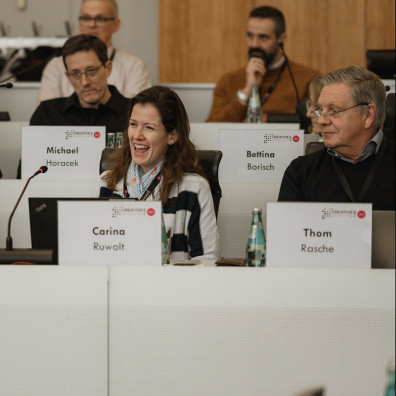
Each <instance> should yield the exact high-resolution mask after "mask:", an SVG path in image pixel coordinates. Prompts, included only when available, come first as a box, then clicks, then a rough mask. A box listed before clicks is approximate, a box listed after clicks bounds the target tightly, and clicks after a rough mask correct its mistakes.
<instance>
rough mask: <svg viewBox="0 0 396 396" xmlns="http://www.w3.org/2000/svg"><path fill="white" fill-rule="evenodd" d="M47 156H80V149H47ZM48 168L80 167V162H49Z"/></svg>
mask: <svg viewBox="0 0 396 396" xmlns="http://www.w3.org/2000/svg"><path fill="white" fill-rule="evenodd" d="M47 154H78V147H76V148H73V149H71V148H64V147H60V148H58V147H47ZM46 165H47V166H78V161H77V160H74V161H53V160H51V159H49V160H47V164H46Z"/></svg>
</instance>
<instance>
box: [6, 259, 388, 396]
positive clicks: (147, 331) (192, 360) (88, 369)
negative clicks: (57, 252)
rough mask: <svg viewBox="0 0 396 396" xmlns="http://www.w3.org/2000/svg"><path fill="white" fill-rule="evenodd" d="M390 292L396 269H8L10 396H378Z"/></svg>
mask: <svg viewBox="0 0 396 396" xmlns="http://www.w3.org/2000/svg"><path fill="white" fill-rule="evenodd" d="M394 295H395V271H394V270H353V269H334V270H330V269H329V270H327V269H270V268H232V267H228V268H224V267H221V268H219V267H216V268H213V267H172V266H169V267H160V266H159V267H157V268H153V267H150V268H147V267H111V268H105V267H95V268H86V267H73V268H66V267H59V266H0V323H1V324H2V325H1V327H0V334H1V337H0V394H4V395H7V396H17V395H24V394H26V395H29V396H47V395H48V396H52V395H54V394H56V395H61V396H63V395H65V396H69V395H71V394H72V395H73V396H75V395H76V396H79V395H81V396H85V395H95V396H96V395H98V396H101V395H103V396H106V395H107V396H121V395H130V394H136V395H139V396H157V395H161V396H185V395H192V394H194V395H195V396H241V395H249V396H262V395H276V396H291V395H293V394H295V393H296V392H297V391H300V390H302V389H305V388H308V387H318V386H324V387H325V388H326V396H340V395H348V396H362V395H370V396H371V395H380V394H382V392H383V390H384V387H385V384H386V365H387V363H388V362H389V360H390V359H391V357H392V355H394V350H395V299H394ZM107 381H108V382H107Z"/></svg>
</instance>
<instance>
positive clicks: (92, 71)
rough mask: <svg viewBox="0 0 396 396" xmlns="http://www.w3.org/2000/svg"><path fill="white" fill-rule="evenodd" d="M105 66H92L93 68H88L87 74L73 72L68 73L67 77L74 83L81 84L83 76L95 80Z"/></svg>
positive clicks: (77, 71)
mask: <svg viewBox="0 0 396 396" xmlns="http://www.w3.org/2000/svg"><path fill="white" fill-rule="evenodd" d="M102 66H103V65H99V66H96V67H94V66H92V67H88V68H86V69H85V72H80V71H79V70H73V71H71V72H70V73H69V72H68V73H67V75H68V76H69V77H70V78H71V79H72V80H73V81H74V82H80V81H81V79H82V76H83V74H85V76H86V77H88V78H89V79H91V80H93V79H95V78H96V76H97V74H98V71H99V69H100V68H101V67H102Z"/></svg>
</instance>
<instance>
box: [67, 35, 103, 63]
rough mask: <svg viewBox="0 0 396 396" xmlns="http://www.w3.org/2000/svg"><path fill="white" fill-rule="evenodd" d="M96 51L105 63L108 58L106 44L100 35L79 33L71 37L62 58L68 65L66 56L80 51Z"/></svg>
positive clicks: (101, 61)
mask: <svg viewBox="0 0 396 396" xmlns="http://www.w3.org/2000/svg"><path fill="white" fill-rule="evenodd" d="M90 50H92V51H94V52H95V54H96V55H97V56H98V59H99V60H100V63H101V64H102V65H104V64H105V63H106V62H107V61H108V60H109V58H108V56H107V47H106V44H105V43H104V42H103V41H102V40H101V39H100V38H98V37H95V36H91V35H89V34H78V35H77V36H72V37H70V38H69V39H68V40H67V41H66V42H65V44H63V48H62V59H63V63H64V65H65V68H66V69H67V66H66V57H68V56H69V55H73V54H75V53H76V52H80V51H90Z"/></svg>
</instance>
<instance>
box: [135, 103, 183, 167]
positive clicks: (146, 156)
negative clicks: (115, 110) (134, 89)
mask: <svg viewBox="0 0 396 396" xmlns="http://www.w3.org/2000/svg"><path fill="white" fill-rule="evenodd" d="M128 138H129V146H130V149H131V154H132V159H133V162H134V163H135V164H136V165H139V166H140V168H141V169H142V171H143V172H144V173H147V172H149V171H150V170H151V169H153V168H154V166H155V165H157V164H158V163H159V162H160V161H161V160H162V159H163V158H164V157H165V154H166V152H167V150H168V147H169V145H172V144H173V143H175V142H176V140H177V134H176V131H175V130H174V131H172V132H170V133H168V132H166V130H165V126H164V124H163V123H162V119H161V116H160V114H159V112H158V110H157V109H156V107H155V106H154V105H152V104H149V103H147V104H140V103H137V104H136V105H135V106H134V107H133V109H132V114H131V117H130V120H129V127H128Z"/></svg>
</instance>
